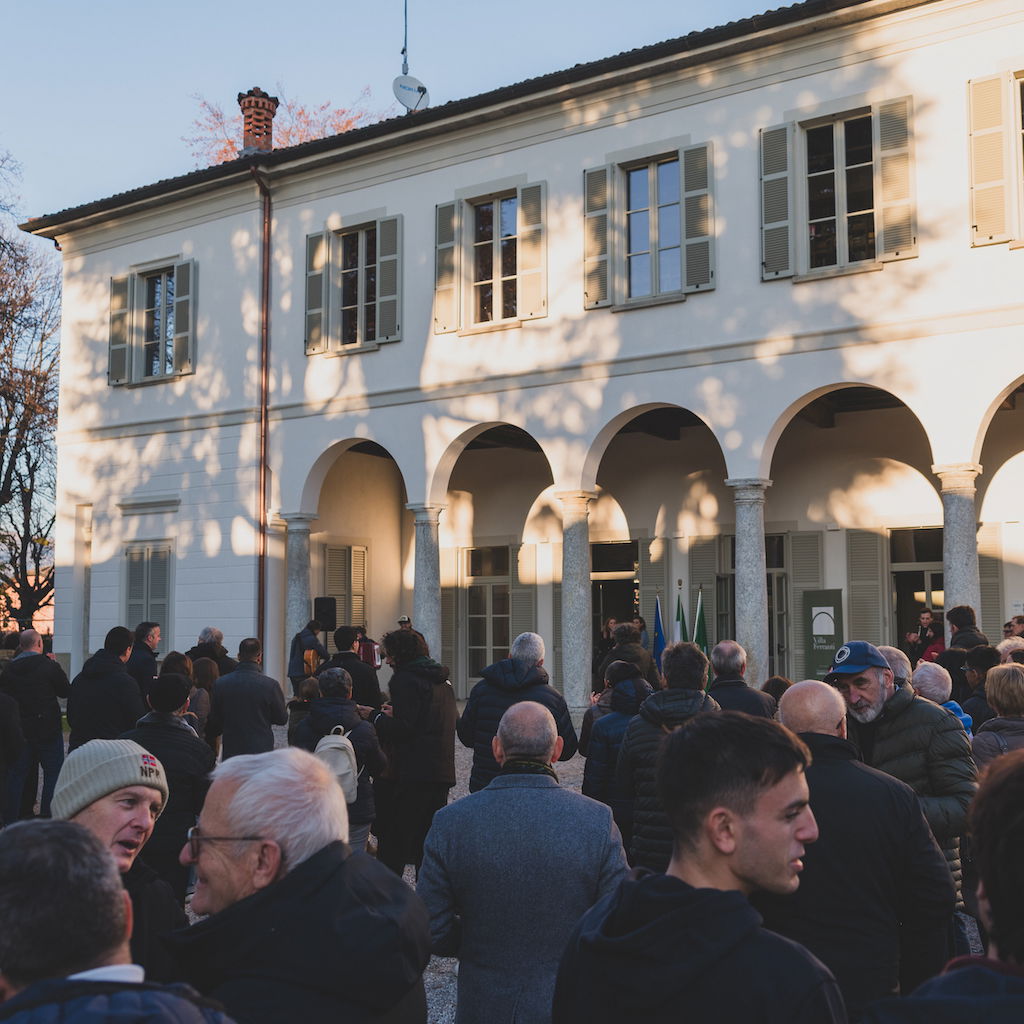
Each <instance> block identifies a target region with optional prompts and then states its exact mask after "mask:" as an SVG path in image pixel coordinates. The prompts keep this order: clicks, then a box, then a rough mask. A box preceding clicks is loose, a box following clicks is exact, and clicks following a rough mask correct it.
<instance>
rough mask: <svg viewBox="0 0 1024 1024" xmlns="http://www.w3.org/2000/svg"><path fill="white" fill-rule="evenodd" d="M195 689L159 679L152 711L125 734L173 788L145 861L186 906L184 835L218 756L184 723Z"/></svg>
mask: <svg viewBox="0 0 1024 1024" xmlns="http://www.w3.org/2000/svg"><path fill="white" fill-rule="evenodd" d="M190 689H191V687H190V684H189V681H188V679H186V678H185V676H180V675H177V674H176V673H173V672H168V673H165V674H164V675H162V676H157V678H156V680H155V681H154V682H153V685H152V687H150V691H149V697H148V698H147V701H148V703H149V706H150V707H151V708H152V709H153V710H152V711H150V712H149V714H148V715H144V716H143V717H142V718H140V719H139V721H138V724H137V725H136V726H135V728H134V729H129V730H128V731H127V732H126V733H124V734H123V735H122V736H121V739H124V740H134V741H135V742H136V743H138V745H139V746H140V747H144V748H145V749H146V750H148V751H149V752H150V753H151V754H154V755H155V756H156V757H157V759H158V760H159V761H160V763H161V764H162V765H163V768H164V771H165V772H166V773H167V786H168V789H169V790H170V792H169V794H168V797H167V806H166V807H164V809H163V813H162V814H161V815H160V817H159V819H158V820H157V823H156V826H155V827H154V829H153V835H152V836H151V837H150V839H149V842H148V843H146V845H145V847H144V848H143V850H142V853H141V854H140V856H141V858H142V859H143V860H144V861H145V862H146V863H147V864H148V865H149V866H150V867H151V868H152V869H153V870H154V871H155V872H156V873H157V874H158V875H159V876H160V877H161V878H162V879H163V880H164V881H165V882H166V883H167V884H168V885H169V886H170V887H171V891H172V892H173V893H174V895H175V896H176V897H177V899H178V901H179V902H180V903H182V904H184V902H185V889H186V887H187V885H188V868H187V867H185V866H183V865H182V864H181V862H180V861H179V859H178V855H179V854H180V853H181V847H182V846H183V845H184V842H185V834H186V833H187V832H188V830H189V829H190V828H191V827H192V826H193V825H194V824H195V823H196V817H197V816H198V814H199V812H200V811H201V810H202V809H203V801H204V800H205V799H206V791H207V790H208V789H209V788H210V781H209V775H210V772H212V771H213V767H214V764H215V763H216V758H215V757H214V754H213V751H212V750H211V749H210V747H209V745H208V744H207V743H205V742H204V741H203V740H201V739H200V738H199V737H198V736H197V735H196V733H195V730H194V729H193V728H192V727H191V726H190V725H189V724H188V723H187V722H186V721H185V719H184V717H183V716H184V714H185V712H186V711H187V710H188V699H189V691H190Z"/></svg>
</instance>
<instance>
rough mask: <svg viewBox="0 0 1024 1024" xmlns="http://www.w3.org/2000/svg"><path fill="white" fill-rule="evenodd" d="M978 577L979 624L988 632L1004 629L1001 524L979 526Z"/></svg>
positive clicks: (998, 632) (987, 633)
mask: <svg viewBox="0 0 1024 1024" xmlns="http://www.w3.org/2000/svg"><path fill="white" fill-rule="evenodd" d="M978 581H979V583H980V584H981V607H980V608H979V609H978V613H979V614H978V618H979V623H978V626H979V628H980V629H981V631H982V632H983V633H985V634H986V635H987V636H991V637H997V636H999V635H1000V633H1001V632H1002V629H1003V619H1004V611H1003V536H1002V524H1000V523H985V524H984V525H982V527H981V528H980V529H979V530H978Z"/></svg>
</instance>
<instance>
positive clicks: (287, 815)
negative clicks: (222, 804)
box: [213, 747, 348, 873]
mask: <svg viewBox="0 0 1024 1024" xmlns="http://www.w3.org/2000/svg"><path fill="white" fill-rule="evenodd" d="M213 781H214V782H221V781H224V782H230V783H233V784H234V785H235V786H237V789H236V790H235V792H234V794H233V795H232V797H231V800H230V802H229V804H228V808H227V824H228V827H229V829H230V831H231V832H233V833H234V834H236V835H239V836H244V835H258V836H261V837H263V838H266V839H273V840H274V842H276V843H277V844H278V846H280V847H281V858H282V861H283V863H284V870H285V873H287V872H289V871H291V870H292V868H295V867H297V866H298V865H299V864H301V863H302V862H303V861H305V860H309V858H310V857H312V856H313V854H315V853H318V852H319V851H320V850H322V849H323V848H324V847H325V846H327V845H328V844H330V843H333V842H335V841H336V840H338V839H341V840H344V841H346V842H347V841H348V808H347V806H346V805H345V794H344V793H343V792H342V789H341V786H340V785H339V784H338V780H337V779H336V778H335V777H334V775H332V774H331V771H330V769H329V768H328V767H327V765H325V764H324V763H323V761H321V760H319V759H318V758H316V757H314V756H313V755H312V754H309V753H307V752H306V751H305V750H299V749H298V748H297V747H285V748H283V749H281V750H271V751H269V752H267V753H265V754H239V755H238V756H236V757H232V758H230V759H229V760H227V761H224V762H222V763H221V764H220V765H219V767H218V768H217V769H216V770H215V771H214V773H213Z"/></svg>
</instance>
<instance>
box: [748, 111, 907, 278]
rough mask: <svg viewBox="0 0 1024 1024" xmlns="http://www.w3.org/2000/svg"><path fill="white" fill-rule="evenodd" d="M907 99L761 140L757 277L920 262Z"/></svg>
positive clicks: (766, 132) (788, 127) (776, 131)
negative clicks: (911, 260) (900, 261)
mask: <svg viewBox="0 0 1024 1024" xmlns="http://www.w3.org/2000/svg"><path fill="white" fill-rule="evenodd" d="M911 113H912V111H911V101H910V98H909V97H904V98H902V99H897V100H891V101H887V102H885V103H881V104H877V105H876V106H874V107H868V108H862V109H860V110H851V111H844V112H843V113H840V114H836V115H831V116H828V117H824V118H822V117H819V118H815V119H812V120H808V121H806V122H795V123H791V124H782V125H776V126H775V127H773V128H765V129H763V130H762V132H761V147H760V155H761V277H762V279H764V280H773V279H775V278H778V277H792V276H794V275H795V274H801V273H814V272H821V271H827V270H836V269H838V270H842V269H847V268H848V269H855V268H858V267H862V266H865V265H870V264H875V263H882V262H887V261H890V260H898V259H907V258H909V257H912V256H916V255H917V224H916V212H915V208H914V190H913V131H912V118H911Z"/></svg>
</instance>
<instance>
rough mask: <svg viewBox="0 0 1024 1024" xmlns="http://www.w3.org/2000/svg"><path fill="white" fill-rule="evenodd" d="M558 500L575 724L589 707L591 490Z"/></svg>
mask: <svg viewBox="0 0 1024 1024" xmlns="http://www.w3.org/2000/svg"><path fill="white" fill-rule="evenodd" d="M555 497H556V498H558V499H559V501H561V503H562V678H561V679H556V680H554V682H555V683H556V684H560V685H561V689H562V693H563V695H564V696H565V701H566V703H567V704H568V705H569V711H570V712H571V713H572V717H573V721H574V722H575V723H576V725H577V726H579V723H580V722H581V721H582V718H583V712H584V711H585V710H586V709H587V708H588V707H589V705H590V699H589V693H590V671H591V666H590V661H591V653H592V644H591V636H590V633H591V623H590V528H589V524H588V522H587V519H588V516H589V515H590V502H591V501H592V500H593V499H594V498H596V497H597V495H596V494H595V493H594V492H593V491H561V492H558V493H556V494H555Z"/></svg>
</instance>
